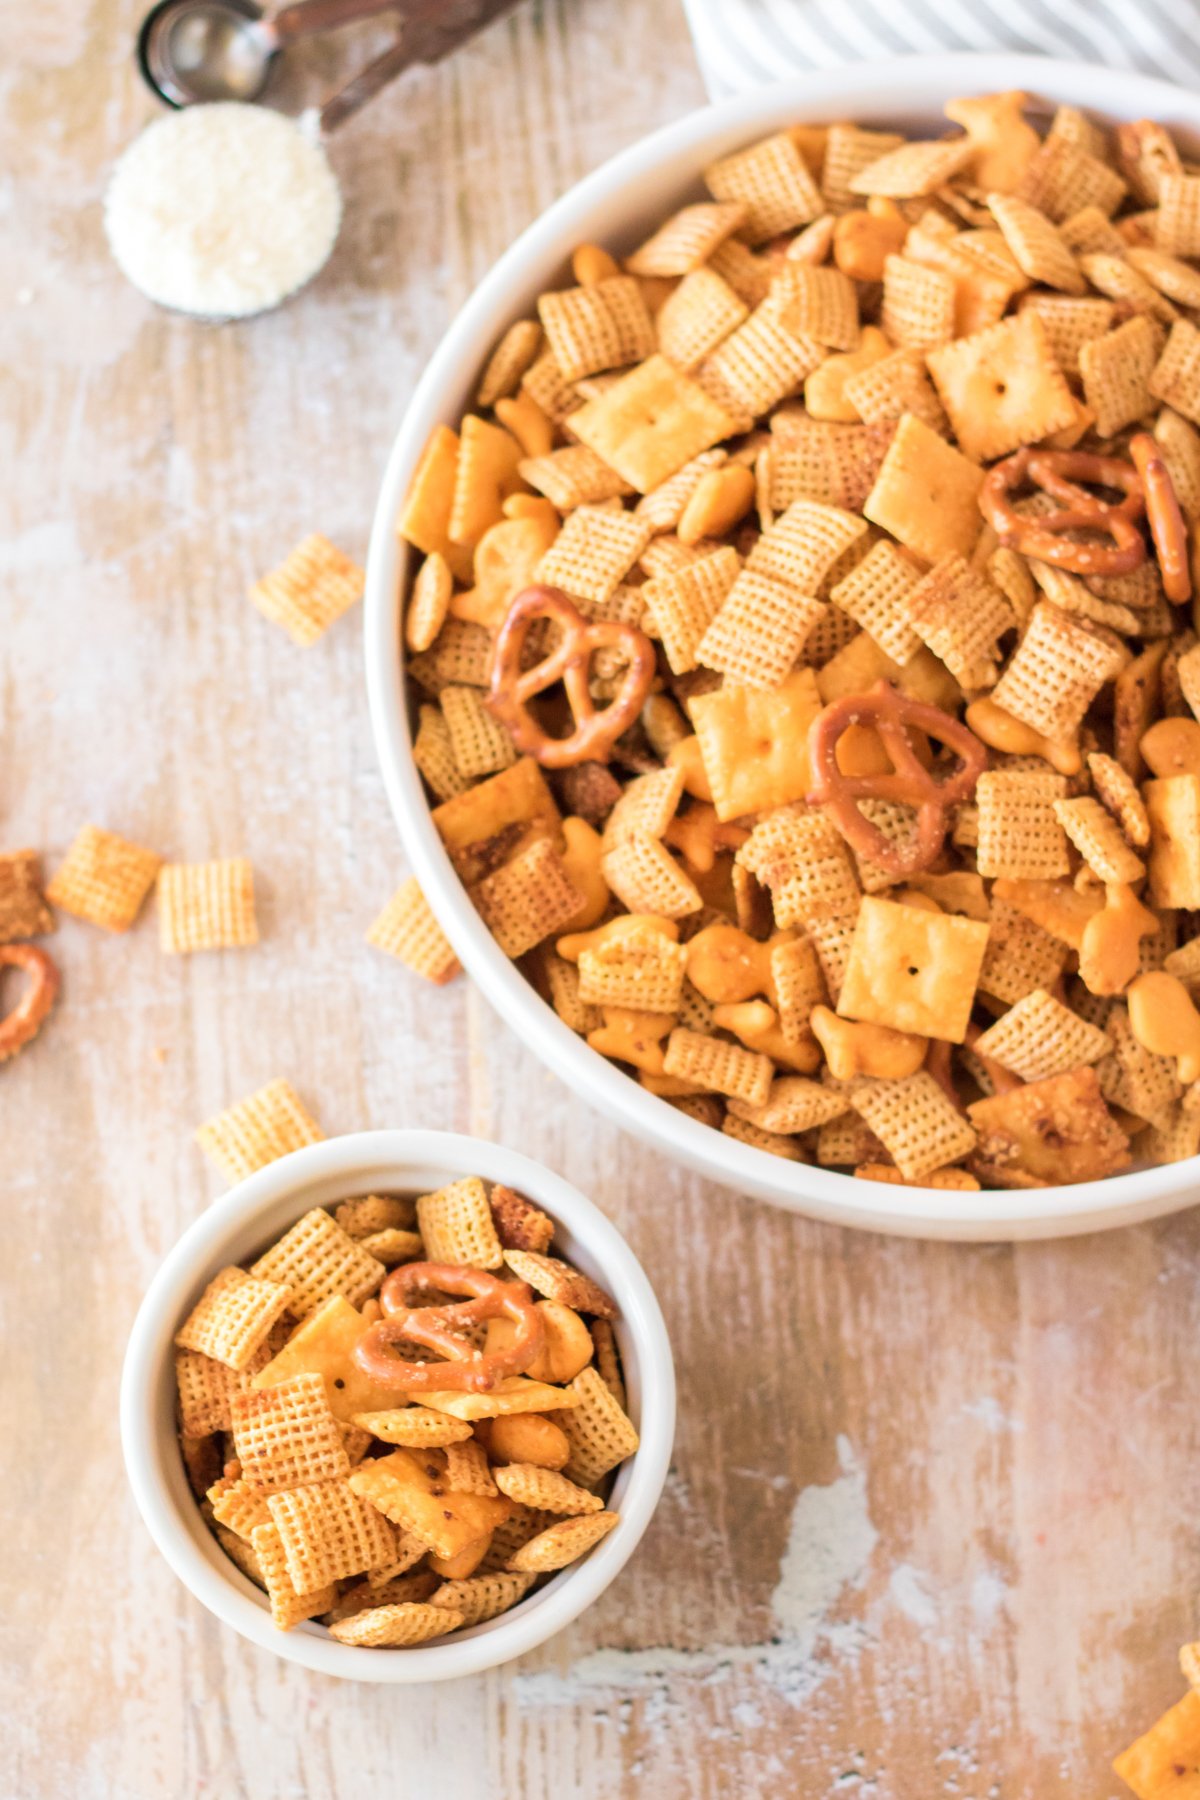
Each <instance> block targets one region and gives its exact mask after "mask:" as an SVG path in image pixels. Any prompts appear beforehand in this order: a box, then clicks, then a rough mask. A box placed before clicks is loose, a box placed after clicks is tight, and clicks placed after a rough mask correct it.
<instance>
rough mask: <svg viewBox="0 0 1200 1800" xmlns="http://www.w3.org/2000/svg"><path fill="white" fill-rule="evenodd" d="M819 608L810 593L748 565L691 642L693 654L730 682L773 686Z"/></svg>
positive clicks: (821, 608)
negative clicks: (702, 633)
mask: <svg viewBox="0 0 1200 1800" xmlns="http://www.w3.org/2000/svg"><path fill="white" fill-rule="evenodd" d="M824 610H825V608H824V605H823V603H822V602H821V601H820V600H818V599H817V598H816V596H815V595H813V594H806V593H804V592H802V591H798V590H797V589H796V588H795V587H794V586H793V584H792V583H791V582H790V581H785V580H782V579H780V578H779V577H777V576H773V575H768V574H765V573H764V572H763V571H762V570H760V569H752V568H750V567H749V566H747V567H746V568H744V569H743V570H742V571H741V572H740V573H739V574H738V575H737V577H736V579H735V580H734V582H733V585H732V586H731V587H730V589H729V592H728V594H727V595H726V596H725V599H724V600H723V601H722V603H721V606H720V608H719V609H718V611H717V612H716V613H715V615H714V616H713V619H712V621H711V622H710V624H709V625H708V627H707V629H706V630H705V632H704V635H703V637H702V638H701V639H700V641H699V643H698V644H697V645H696V651H695V659H696V661H697V662H699V663H702V664H703V665H704V667H705V668H706V669H717V670H719V671H720V672H721V673H722V674H723V675H725V676H727V677H728V679H729V680H730V681H732V682H740V683H741V684H743V685H744V686H747V687H761V688H776V687H778V686H779V684H780V682H781V681H782V680H783V679H784V677H785V675H787V673H788V671H789V670H790V669H791V668H792V666H793V664H794V663H795V661H796V659H797V657H798V656H799V655H800V652H801V650H802V649H803V647H804V643H805V640H806V639H807V637H808V635H809V633H810V632H811V631H812V629H813V627H814V626H815V625H816V623H817V621H818V619H819V618H820V616H821V614H822V612H823V611H824Z"/></svg>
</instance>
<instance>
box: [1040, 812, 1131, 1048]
mask: <svg viewBox="0 0 1200 1800" xmlns="http://www.w3.org/2000/svg"><path fill="white" fill-rule="evenodd" d="M1054 813H1055V817H1056V818H1057V820H1058V822H1059V824H1060V825H1061V826H1062V828H1063V830H1064V831H1065V832H1066V834H1067V836H1068V837H1069V838H1070V840H1071V842H1072V843H1073V844H1074V846H1075V848H1076V850H1078V852H1079V854H1080V856H1082V858H1083V860H1084V862H1085V863H1086V864H1087V866H1088V868H1089V869H1091V871H1092V873H1093V874H1094V875H1097V876H1099V878H1100V880H1101V881H1104V882H1113V881H1140V880H1141V879H1142V877H1143V875H1144V874H1145V873H1146V870H1145V866H1144V864H1143V863H1142V861H1141V858H1140V857H1138V856H1136V855H1135V854H1134V852H1133V851H1132V850H1131V849H1130V848H1129V845H1128V844H1127V843H1126V842H1125V839H1124V838H1123V837H1122V835H1121V828H1120V826H1119V825H1118V824H1117V822H1116V820H1115V819H1114V818H1113V817H1112V814H1111V813H1109V812H1107V811H1106V810H1105V808H1104V807H1103V806H1102V804H1101V803H1100V801H1099V800H1096V799H1094V798H1093V797H1092V795H1091V794H1080V795H1079V796H1078V797H1077V798H1076V799H1073V800H1056V801H1055V802H1054ZM1055 1073H1057V1071H1055Z"/></svg>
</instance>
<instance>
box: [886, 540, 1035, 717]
mask: <svg viewBox="0 0 1200 1800" xmlns="http://www.w3.org/2000/svg"><path fill="white" fill-rule="evenodd" d="M907 613H908V621H909V623H910V625H911V626H912V628H913V630H914V631H915V632H916V634H917V636H918V637H919V638H920V639H921V641H922V642H923V643H925V644H927V645H928V647H929V648H930V650H932V651H933V654H934V655H935V656H937V657H940V659H941V660H942V662H944V663H945V665H946V667H947V668H948V669H949V671H950V673H951V674H952V675H953V676H954V678H955V680H956V681H957V682H959V683H960V685H961V686H962V687H964V688H981V687H991V686H992V685H993V684H994V682H995V680H996V676H997V673H998V669H997V664H996V658H997V656H998V654H999V652H998V645H999V641H1000V639H1001V638H1002V637H1003V636H1004V634H1005V632H1007V631H1011V630H1012V628H1013V626H1014V625H1015V623H1016V621H1015V619H1014V618H1013V613H1012V608H1011V607H1010V606H1009V604H1008V601H1007V600H1006V599H1005V598H1004V595H1003V594H1002V593H1001V592H1000V589H999V588H998V587H995V586H994V585H993V584H992V583H991V582H990V581H989V580H988V579H987V577H986V575H983V574H981V573H979V571H978V570H976V569H972V568H971V567H970V565H969V564H968V563H967V562H966V561H964V559H963V558H962V557H961V556H945V557H943V558H942V559H941V561H940V562H938V563H937V564H935V566H934V567H933V568H932V569H930V571H929V573H928V575H924V576H922V578H921V580H920V581H919V582H918V583H917V585H916V586H915V587H914V588H913V590H912V592H911V593H910V595H909V596H908V603H907Z"/></svg>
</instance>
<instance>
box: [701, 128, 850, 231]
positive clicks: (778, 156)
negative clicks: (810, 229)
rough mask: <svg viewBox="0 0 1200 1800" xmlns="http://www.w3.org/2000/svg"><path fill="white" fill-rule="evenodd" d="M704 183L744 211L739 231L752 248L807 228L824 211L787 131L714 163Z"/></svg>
mask: <svg viewBox="0 0 1200 1800" xmlns="http://www.w3.org/2000/svg"><path fill="white" fill-rule="evenodd" d="M704 181H705V185H706V186H707V188H708V191H709V193H710V194H711V195H712V196H713V198H714V200H721V201H724V202H726V204H733V205H738V206H742V207H744V208H745V215H746V216H745V220H744V223H743V225H742V226H741V230H742V232H743V233H744V235H745V237H746V238H747V239H748V240H749V242H750V243H752V244H761V243H762V242H763V241H764V240H765V239H766V238H771V237H777V236H778V234H779V233H780V232H781V231H791V230H793V229H794V228H795V227H796V226H797V225H807V224H808V223H809V221H810V220H812V219H815V218H816V217H817V215H818V213H820V212H821V211H822V210H823V207H822V204H821V195H820V192H819V190H818V188H817V184H816V182H815V181H814V180H813V178H812V176H811V175H810V174H809V171H808V167H807V165H806V163H805V161H804V158H803V157H802V156H801V154H800V152H799V150H798V149H797V147H796V144H795V141H794V140H793V139H792V137H790V136H789V134H788V133H787V132H786V131H780V132H777V133H776V134H775V135H774V136H773V137H767V138H762V139H761V140H760V141H759V142H758V143H757V144H751V145H750V147H749V148H748V149H746V150H735V151H734V152H733V154H732V155H730V156H724V157H722V158H721V159H720V161H719V162H715V163H712V164H711V165H710V166H709V167H708V168H707V169H706V170H705V171H704Z"/></svg>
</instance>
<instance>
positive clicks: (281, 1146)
mask: <svg viewBox="0 0 1200 1800" xmlns="http://www.w3.org/2000/svg"><path fill="white" fill-rule="evenodd" d="M324 1135H325V1134H324V1132H323V1131H322V1130H321V1128H320V1126H319V1125H318V1124H317V1122H316V1120H315V1119H314V1118H313V1117H312V1116H311V1115H310V1114H309V1113H308V1112H307V1111H306V1110H305V1107H304V1104H303V1102H302V1101H301V1099H300V1096H299V1094H297V1092H296V1090H295V1088H294V1087H293V1086H292V1084H291V1082H290V1081H285V1080H283V1079H282V1078H280V1079H277V1080H275V1081H269V1082H268V1083H267V1085H266V1087H262V1088H259V1089H258V1091H257V1093H254V1094H250V1095H248V1096H247V1097H246V1099H245V1100H239V1101H238V1102H237V1103H236V1105H234V1106H230V1107H228V1108H227V1109H226V1110H225V1111H224V1112H223V1113H218V1114H217V1116H216V1117H215V1118H214V1119H210V1120H209V1121H208V1123H207V1124H205V1125H201V1126H200V1128H199V1130H198V1131H197V1132H196V1142H197V1143H198V1144H199V1146H200V1148H201V1149H202V1150H203V1151H204V1153H205V1155H206V1156H209V1157H211V1158H212V1160H213V1162H215V1163H216V1165H217V1167H218V1168H219V1169H220V1170H221V1172H222V1174H224V1175H226V1176H228V1178H229V1180H230V1181H241V1180H242V1178H243V1176H246V1175H252V1174H253V1173H254V1171H255V1169H261V1168H263V1167H264V1166H265V1165H266V1164H267V1163H270V1162H274V1161H275V1160H276V1158H277V1157H280V1156H286V1155H287V1154H288V1152H289V1151H290V1150H299V1149H301V1148H302V1147H303V1146H304V1145H305V1144H316V1143H319V1142H320V1141H321V1139H322V1138H323V1137H324Z"/></svg>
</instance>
